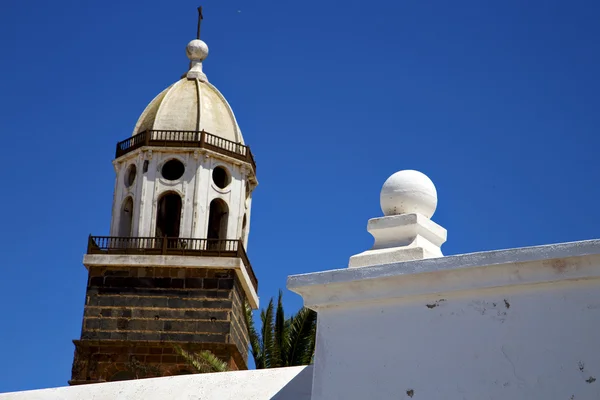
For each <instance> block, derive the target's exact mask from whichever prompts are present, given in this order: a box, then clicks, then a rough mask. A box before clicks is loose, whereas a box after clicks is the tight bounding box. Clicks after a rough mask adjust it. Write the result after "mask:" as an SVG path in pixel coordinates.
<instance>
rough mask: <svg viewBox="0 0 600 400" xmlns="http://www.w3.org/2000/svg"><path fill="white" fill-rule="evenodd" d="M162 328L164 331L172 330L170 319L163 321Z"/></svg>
mask: <svg viewBox="0 0 600 400" xmlns="http://www.w3.org/2000/svg"><path fill="white" fill-rule="evenodd" d="M163 330H165V331H170V330H173V323H172V322H171V321H165V322H164V326H163ZM175 330H176V331H178V330H180V329H175Z"/></svg>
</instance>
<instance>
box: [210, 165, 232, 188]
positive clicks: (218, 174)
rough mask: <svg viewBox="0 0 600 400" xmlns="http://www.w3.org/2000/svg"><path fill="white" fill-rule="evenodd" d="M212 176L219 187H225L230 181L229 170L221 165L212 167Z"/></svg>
mask: <svg viewBox="0 0 600 400" xmlns="http://www.w3.org/2000/svg"><path fill="white" fill-rule="evenodd" d="M212 178H213V182H214V183H215V185H217V187H218V188H219V189H225V188H226V187H227V186H229V184H230V183H231V177H230V176H229V172H227V170H226V169H225V168H223V167H215V169H213V173H212Z"/></svg>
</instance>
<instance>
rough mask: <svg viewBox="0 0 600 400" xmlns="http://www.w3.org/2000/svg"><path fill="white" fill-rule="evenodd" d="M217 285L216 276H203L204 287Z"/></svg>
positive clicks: (213, 287)
mask: <svg viewBox="0 0 600 400" xmlns="http://www.w3.org/2000/svg"><path fill="white" fill-rule="evenodd" d="M218 287H219V280H218V279H216V278H205V279H204V289H216V288H218Z"/></svg>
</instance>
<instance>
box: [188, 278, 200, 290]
mask: <svg viewBox="0 0 600 400" xmlns="http://www.w3.org/2000/svg"><path fill="white" fill-rule="evenodd" d="M202 280H203V279H202V278H187V279H186V280H185V287H186V288H191V289H202Z"/></svg>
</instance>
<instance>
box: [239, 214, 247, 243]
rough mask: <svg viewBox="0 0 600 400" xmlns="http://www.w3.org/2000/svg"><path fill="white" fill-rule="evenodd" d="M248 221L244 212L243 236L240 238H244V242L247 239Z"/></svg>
mask: <svg viewBox="0 0 600 400" xmlns="http://www.w3.org/2000/svg"><path fill="white" fill-rule="evenodd" d="M247 223H248V221H247V217H246V215H245V214H244V220H243V221H242V237H241V238H240V239H242V242H245V241H246V225H247Z"/></svg>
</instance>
